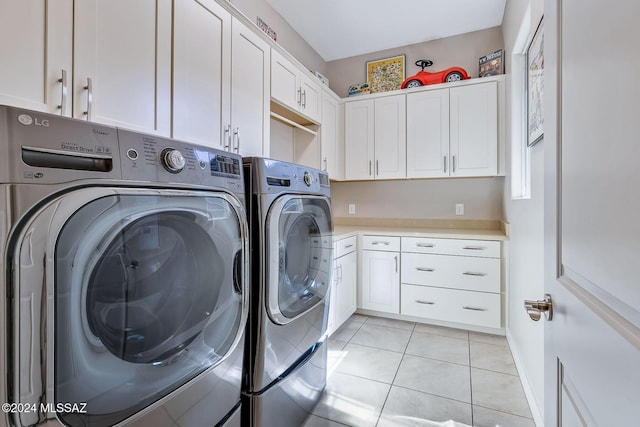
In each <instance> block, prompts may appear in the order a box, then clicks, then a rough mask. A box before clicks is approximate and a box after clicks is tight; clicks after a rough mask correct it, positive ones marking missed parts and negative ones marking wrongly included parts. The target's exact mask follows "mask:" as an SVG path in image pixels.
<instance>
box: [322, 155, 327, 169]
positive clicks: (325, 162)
mask: <svg viewBox="0 0 640 427" xmlns="http://www.w3.org/2000/svg"><path fill="white" fill-rule="evenodd" d="M323 170H324V171H325V172H326V171H327V158H326V157H325V158H324V169H323Z"/></svg>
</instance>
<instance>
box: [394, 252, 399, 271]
mask: <svg viewBox="0 0 640 427" xmlns="http://www.w3.org/2000/svg"><path fill="white" fill-rule="evenodd" d="M393 259H394V260H395V261H396V273H397V272H398V255H396V256H394V257H393Z"/></svg>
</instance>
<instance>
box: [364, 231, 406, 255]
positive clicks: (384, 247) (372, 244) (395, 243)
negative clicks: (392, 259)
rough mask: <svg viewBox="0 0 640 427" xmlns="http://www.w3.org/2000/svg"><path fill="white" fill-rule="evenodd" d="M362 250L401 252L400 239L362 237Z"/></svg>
mask: <svg viewBox="0 0 640 427" xmlns="http://www.w3.org/2000/svg"><path fill="white" fill-rule="evenodd" d="M362 249H368V250H372V251H390V252H399V251H400V237H397V236H371V235H369V236H362Z"/></svg>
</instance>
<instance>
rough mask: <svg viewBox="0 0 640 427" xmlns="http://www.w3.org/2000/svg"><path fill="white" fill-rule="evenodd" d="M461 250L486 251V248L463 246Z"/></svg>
mask: <svg viewBox="0 0 640 427" xmlns="http://www.w3.org/2000/svg"><path fill="white" fill-rule="evenodd" d="M462 249H464V250H467V251H484V250H485V249H487V247H486V246H465V247H464V248H462Z"/></svg>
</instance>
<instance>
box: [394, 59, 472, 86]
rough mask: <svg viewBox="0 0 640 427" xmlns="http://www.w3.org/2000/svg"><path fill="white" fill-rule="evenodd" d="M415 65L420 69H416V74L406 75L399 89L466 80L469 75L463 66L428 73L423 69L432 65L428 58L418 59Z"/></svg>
mask: <svg viewBox="0 0 640 427" xmlns="http://www.w3.org/2000/svg"><path fill="white" fill-rule="evenodd" d="M416 65H417V66H418V67H421V68H422V71H418V74H416V75H413V76H410V77H407V78H406V79H405V80H404V81H403V82H402V86H400V88H401V89H404V88H411V87H420V86H426V85H432V84H436V83H446V82H459V81H460V80H466V79H468V78H469V75H468V74H467V72H466V71H465V70H464V68H460V67H451V68H447V69H446V70H442V71H438V72H436V73H429V72H427V71H425V70H424V69H425V67H430V66H432V65H433V61H430V60H428V59H419V60H417V61H416Z"/></svg>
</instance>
